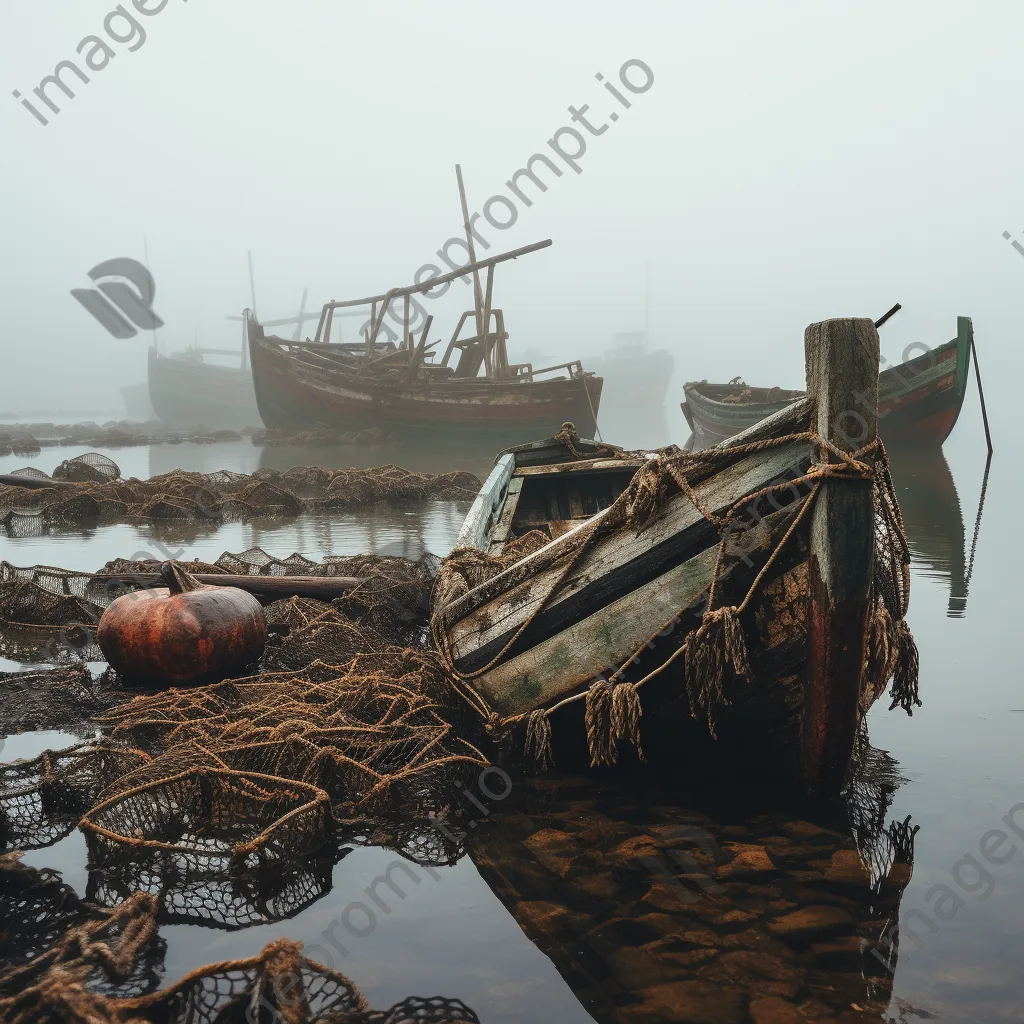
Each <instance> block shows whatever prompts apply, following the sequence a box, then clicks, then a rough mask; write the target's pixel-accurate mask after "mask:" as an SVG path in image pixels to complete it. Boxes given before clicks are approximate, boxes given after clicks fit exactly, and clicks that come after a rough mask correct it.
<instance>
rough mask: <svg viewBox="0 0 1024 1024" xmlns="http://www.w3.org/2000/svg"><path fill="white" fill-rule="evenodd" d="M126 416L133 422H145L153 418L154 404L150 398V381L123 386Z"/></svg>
mask: <svg viewBox="0 0 1024 1024" xmlns="http://www.w3.org/2000/svg"><path fill="white" fill-rule="evenodd" d="M121 398H122V399H123V400H124V411H125V416H126V417H127V418H128V419H129V420H130V421H131V422H132V423H145V422H146V420H149V419H152V418H153V405H152V403H151V402H150V400H149V383H148V381H143V382H142V383H141V384H128V385H126V386H125V387H123V388H121Z"/></svg>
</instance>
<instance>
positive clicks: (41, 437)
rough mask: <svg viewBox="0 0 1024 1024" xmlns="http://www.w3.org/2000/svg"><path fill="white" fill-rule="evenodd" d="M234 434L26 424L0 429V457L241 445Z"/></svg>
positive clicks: (146, 426)
mask: <svg viewBox="0 0 1024 1024" xmlns="http://www.w3.org/2000/svg"><path fill="white" fill-rule="evenodd" d="M241 440H242V434H240V433H238V432H236V431H234V430H210V429H208V428H207V427H204V426H198V427H190V428H184V429H183V428H181V427H173V426H167V425H164V424H161V423H128V422H117V423H115V422H108V423H105V424H104V425H102V426H100V425H99V424H97V423H91V422H86V423H26V424H18V425H17V426H10V425H7V426H5V427H4V428H3V429H0V455H12V454H13V455H38V454H39V452H40V451H41V450H42V449H43V448H54V447H66V446H69V445H91V446H94V447H97V448H132V447H137V446H139V445H149V444H180V443H181V442H183V441H189V442H191V443H192V444H215V443H217V442H224V441H241Z"/></svg>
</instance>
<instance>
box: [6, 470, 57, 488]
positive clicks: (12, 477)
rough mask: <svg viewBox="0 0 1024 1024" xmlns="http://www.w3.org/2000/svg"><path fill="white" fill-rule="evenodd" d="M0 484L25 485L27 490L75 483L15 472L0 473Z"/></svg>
mask: <svg viewBox="0 0 1024 1024" xmlns="http://www.w3.org/2000/svg"><path fill="white" fill-rule="evenodd" d="M0 486H2V487H26V488H28V489H29V490H38V489H39V488H42V487H74V486H75V485H74V483H72V482H71V481H68V480H51V479H50V478H49V477H46V478H40V477H37V476H18V475H17V473H0Z"/></svg>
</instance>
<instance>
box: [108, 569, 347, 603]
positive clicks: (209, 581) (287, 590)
mask: <svg viewBox="0 0 1024 1024" xmlns="http://www.w3.org/2000/svg"><path fill="white" fill-rule="evenodd" d="M182 568H183V569H185V571H186V572H187V571H188V565H187V563H186V564H183V565H182ZM190 575H191V576H192V577H193V578H194V579H196V580H198V581H199V582H200V583H202V584H204V585H205V586H211V587H237V588H238V589H239V590H247V591H248V592H249V593H250V594H255V595H257V596H260V597H316V598H319V599H320V600H323V601H330V600H332V599H334V598H336V597H341V596H342V595H344V594H347V593H348V592H349V591H350V590H353V589H354V588H355V587H357V586H359V584H360V583H365V582H366V580H365V579H362V578H360V577H358V576H255V575H252V576H249V575H245V576H241V575H236V574H234V573H213V572H200V573H191V574H190ZM90 580H100V581H110V582H123V583H126V584H135V585H137V586H140V587H161V586H165V584H164V582H163V577H162V576H161V575H160V573H158V572H125V573H97V574H96V575H94V576H92V577H90Z"/></svg>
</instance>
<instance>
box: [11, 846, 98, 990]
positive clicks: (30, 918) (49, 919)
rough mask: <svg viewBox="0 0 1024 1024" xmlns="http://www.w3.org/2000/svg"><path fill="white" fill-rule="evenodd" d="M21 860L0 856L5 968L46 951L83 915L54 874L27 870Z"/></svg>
mask: <svg viewBox="0 0 1024 1024" xmlns="http://www.w3.org/2000/svg"><path fill="white" fill-rule="evenodd" d="M21 857H22V855H21V853H20V852H15V853H4V854H0V963H4V964H7V965H8V966H9V967H10V966H20V965H21V964H25V963H27V962H28V961H30V960H33V959H34V958H35V957H37V956H38V955H39V954H40V953H42V952H43V951H44V950H46V949H49V947H50V946H52V945H53V944H54V943H55V942H56V941H57V940H58V939H59V938H60V936H61V935H62V934H63V933H64V932H65V931H67V929H68V928H69V927H70V926H71V925H72V924H74V923H76V922H78V921H80V920H81V919H82V918H83V917H84V916H85V914H86V908H85V905H84V904H83V902H82V901H81V900H80V899H79V897H78V894H77V893H76V892H75V890H74V889H72V888H71V887H70V886H69V885H66V884H65V883H64V882H63V881H62V880H61V877H60V875H59V874H57V872H56V871H51V870H49V869H44V870H40V869H38V868H30V867H27V866H26V865H25V864H22V863H21ZM0 991H2V985H0Z"/></svg>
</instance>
